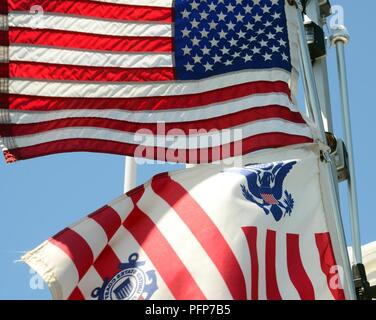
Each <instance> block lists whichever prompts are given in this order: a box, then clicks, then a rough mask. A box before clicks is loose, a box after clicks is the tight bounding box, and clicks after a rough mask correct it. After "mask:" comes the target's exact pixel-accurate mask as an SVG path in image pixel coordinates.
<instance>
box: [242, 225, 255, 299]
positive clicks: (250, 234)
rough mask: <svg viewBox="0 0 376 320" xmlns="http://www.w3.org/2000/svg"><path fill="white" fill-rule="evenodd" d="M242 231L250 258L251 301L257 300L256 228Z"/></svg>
mask: <svg viewBox="0 0 376 320" xmlns="http://www.w3.org/2000/svg"><path fill="white" fill-rule="evenodd" d="M242 229H243V232H244V234H245V236H246V238H247V242H248V248H249V255H250V257H251V299H252V300H258V299H259V296H258V292H259V262H258V256H257V228H256V227H243V228H242Z"/></svg>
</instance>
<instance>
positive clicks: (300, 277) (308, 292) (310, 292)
mask: <svg viewBox="0 0 376 320" xmlns="http://www.w3.org/2000/svg"><path fill="white" fill-rule="evenodd" d="M286 246H287V267H288V272H289V276H290V279H291V282H292V283H293V285H294V287H295V288H296V290H297V291H298V293H299V296H300V298H301V299H303V300H315V290H314V289H313V285H312V282H311V280H310V279H309V277H308V275H307V273H306V271H305V269H304V266H303V263H302V258H301V256H300V247H299V235H298V234H291V233H288V234H287V235H286Z"/></svg>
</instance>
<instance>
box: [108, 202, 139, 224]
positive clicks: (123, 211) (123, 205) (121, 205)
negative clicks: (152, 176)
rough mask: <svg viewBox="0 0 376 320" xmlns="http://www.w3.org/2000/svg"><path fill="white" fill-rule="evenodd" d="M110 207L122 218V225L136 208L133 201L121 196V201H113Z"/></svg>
mask: <svg viewBox="0 0 376 320" xmlns="http://www.w3.org/2000/svg"><path fill="white" fill-rule="evenodd" d="M108 206H109V207H111V208H112V209H114V210H115V211H116V213H117V214H118V215H119V216H120V219H121V222H122V223H123V222H124V221H125V219H126V218H127V217H128V216H129V214H130V213H131V212H132V210H133V208H134V205H133V202H132V199H131V198H129V197H127V196H121V197H120V198H119V199H117V200H115V201H113V202H112V203H110V204H109V205H108Z"/></svg>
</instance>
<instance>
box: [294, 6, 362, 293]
mask: <svg viewBox="0 0 376 320" xmlns="http://www.w3.org/2000/svg"><path fill="white" fill-rule="evenodd" d="M295 3H296V5H297V11H296V12H297V15H298V28H299V32H298V33H299V43H300V50H301V59H302V64H303V69H304V70H303V72H304V76H305V77H306V81H307V85H308V89H309V90H308V97H309V100H310V103H311V106H312V108H313V112H314V117H315V123H316V125H317V126H318V128H319V131H320V132H319V134H320V136H319V138H320V140H321V141H322V142H324V143H326V136H325V128H324V124H323V121H322V115H321V107H320V99H319V95H318V91H317V86H316V80H315V77H314V74H313V69H312V64H311V58H310V54H309V50H308V44H307V38H306V33H305V28H304V22H303V15H302V13H303V6H302V3H301V1H300V0H295ZM327 160H328V162H327V164H326V166H325V169H326V170H325V171H326V173H327V174H324V176H325V177H326V179H327V183H328V185H329V186H330V190H329V193H328V196H329V197H330V204H331V206H332V208H333V218H334V222H335V228H336V232H337V235H338V237H339V239H338V249H339V254H340V255H341V261H342V262H343V263H346V265H344V266H342V268H343V276H344V279H343V280H344V285H345V288H344V289H345V292H346V293H347V297H349V298H350V299H352V300H355V299H356V295H355V287H354V282H353V277H352V274H351V268H350V261H349V257H348V252H347V247H346V240H345V234H344V230H343V224H342V218H341V213H340V209H339V201H338V198H337V192H336V184H335V179H334V172H333V167H332V163H331V161H330V160H331V159H330V156H329V154H327Z"/></svg>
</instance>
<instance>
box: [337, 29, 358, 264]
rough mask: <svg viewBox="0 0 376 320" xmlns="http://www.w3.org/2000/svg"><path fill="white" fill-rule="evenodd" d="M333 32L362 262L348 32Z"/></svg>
mask: <svg viewBox="0 0 376 320" xmlns="http://www.w3.org/2000/svg"><path fill="white" fill-rule="evenodd" d="M332 32H333V34H332V36H331V37H330V40H331V42H332V44H334V45H335V46H336V50H337V64H338V77H339V84H340V92H341V106H342V124H343V131H344V140H345V145H346V149H347V155H348V167H349V178H348V179H347V182H348V191H349V203H350V218H351V237H352V248H353V259H354V262H355V264H361V263H362V249H361V240H360V226H359V212H358V196H357V191H356V175H355V166H354V151H353V145H352V130H351V121H350V102H349V92H348V86H347V72H346V61H345V45H346V44H347V43H348V41H349V38H350V37H349V34H348V33H347V30H346V28H345V27H344V26H338V27H337V28H336V29H334V30H332Z"/></svg>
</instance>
